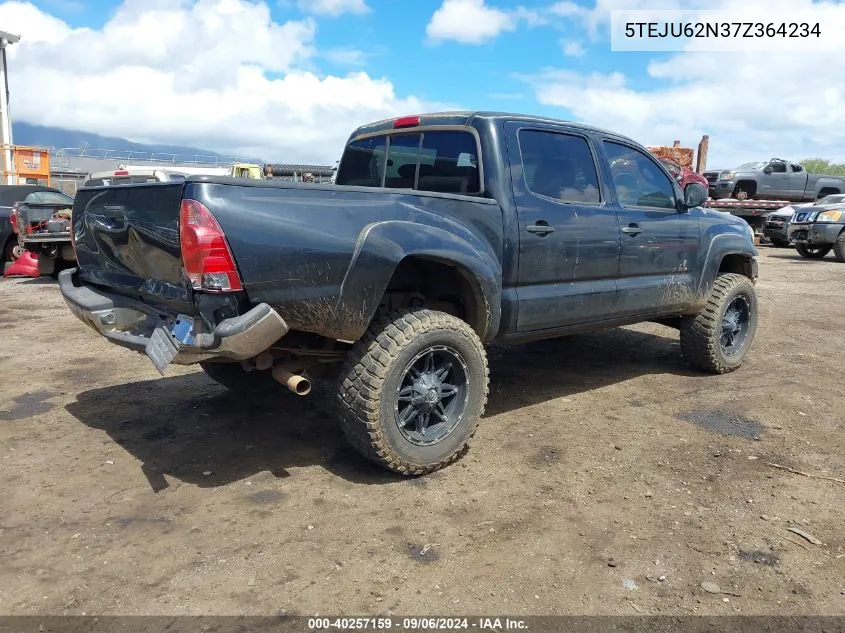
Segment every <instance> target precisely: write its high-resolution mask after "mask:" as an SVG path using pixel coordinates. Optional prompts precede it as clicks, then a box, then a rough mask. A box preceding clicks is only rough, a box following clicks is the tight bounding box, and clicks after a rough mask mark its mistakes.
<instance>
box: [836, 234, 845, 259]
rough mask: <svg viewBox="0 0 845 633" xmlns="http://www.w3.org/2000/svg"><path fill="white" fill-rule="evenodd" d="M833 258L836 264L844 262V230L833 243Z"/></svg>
mask: <svg viewBox="0 0 845 633" xmlns="http://www.w3.org/2000/svg"><path fill="white" fill-rule="evenodd" d="M833 256H834V257H835V258H836V261H838V262H845V230H843V231H842V232H841V233H840V234H839V237H837V238H836V241H835V242H834V243H833Z"/></svg>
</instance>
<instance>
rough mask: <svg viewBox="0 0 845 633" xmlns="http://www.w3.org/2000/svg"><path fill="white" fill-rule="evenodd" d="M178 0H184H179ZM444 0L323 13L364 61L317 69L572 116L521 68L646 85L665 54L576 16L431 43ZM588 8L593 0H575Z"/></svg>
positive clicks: (65, 6)
mask: <svg viewBox="0 0 845 633" xmlns="http://www.w3.org/2000/svg"><path fill="white" fill-rule="evenodd" d="M173 1H174V2H177V1H178V0H173ZM34 4H35V5H36V6H38V7H41V8H43V9H44V10H45V11H46V12H49V13H51V14H52V15H55V16H56V17H59V18H61V19H62V20H64V21H65V22H67V23H68V24H69V25H71V26H75V27H91V28H102V26H103V25H104V24H105V23H106V22H107V21H108V19H109V18H110V16H111V15H113V13H114V11H115V10H116V9H117V7H119V6H120V5H121V2H118V1H114V0H90V1H82V0H36V1H35V2H34ZM441 4H442V2H441V0H367V5H368V6H369V7H370V8H371V10H370V11H369V12H367V13H365V14H350V13H346V14H343V15H341V16H338V17H327V18H322V19H319V21H318V24H317V34H316V43H317V46H318V47H319V48H320V49H321V50H324V51H329V52H331V51H332V50H336V51H338V57H339V58H341V59H342V58H343V55H341V54H340V52H341V51H342V52H345V53H349V52H350V51H352V52H355V53H360V54H361V56H362V58H363V61H364V63H363V64H362V65H360V66H358V65H350V64H349V63H343V62H342V61H341V59H337V60H335V59H333V58H332V57H331V56H330V57H328V58H323V59H318V60H316V62H315V63H316V66H317V70H318V72H321V73H323V74H343V73H345V72H348V71H349V70H350V68H361V69H365V70H366V71H367V72H368V73H369V74H371V75H373V76H376V77H389V78H390V80H391V81H392V83H393V85H394V86H395V87H396V90H397V92H398V93H400V94H414V95H416V96H418V97H420V98H422V99H424V100H426V101H431V102H445V103H455V104H458V105H460V106H461V107H467V108H478V109H494V110H507V111H511V110H518V111H527V112H530V113H535V112H536V113H537V114H542V115H547V116H548V115H551V116H564V117H565V116H569V115H570V113H569V112H568V111H567V110H566V109H564V108H560V107H548V106H544V105H543V104H540V103H538V102H537V101H536V100H535V99H533V96H532V93H531V90H530V89H529V88H528V87H527V86H526V84H525V82H523V81H520V80H519V79H518V78H517V77H516V75H520V74H523V75H530V74H531V73H533V72H536V71H537V70H538V68H540V67H542V66H544V65H546V66H555V67H558V68H570V69H573V70H577V71H581V72H585V71H586V72H598V73H610V72H622V73H624V74H625V75H626V76H627V77H628V78H629V79H630V80H632V81H634V82H636V84H637V85H639V86H641V87H645V88H648V87H649V86H651V85H653V84H654V82H653V81H651V80H650V79H649V77H648V74H647V73H646V72H645V64H646V63H647V61H648V60H650V59H654V58H660V57H667V56H668V55H667V54H662V55H661V54H657V53H655V54H649V53H614V52H612V51H610V50H609V46H608V44H607V41H606V38H603V39H602V40H599V41H597V42H589V41H588V40H587V39H586V38H585V37H584V30H583V28H582V27H581V25H580V24H578V23H575V21H574V20H566V19H558V20H555V22H554V25H553V26H552V27H549V26H542V27H529V28H524V29H520V30H518V31H514V32H502V33H501V34H500V35H499V36H498V37H496V38H493V39H491V40H489V41H487V42H485V43H483V44H479V45H470V46H467V45H465V44H462V43H460V42H455V41H441V42H437V43H430V42H428V40H427V37H426V24H427V23H428V22H429V20H430V19H431V16H432V14H433V13H434V12H435V11H436V10H437V9H438V7H439V6H440V5H441ZM488 4H489V5H490V6H494V7H497V8H502V9H505V10H508V9H513V8H515V7H517V6H521V7H525V8H526V9H528V10H531V11H537V12H540V11H543V10H545V9H547V8H548V7H549V6H552V5H554V4H555V3H554V2H553V1H552V2H549V1H546V2H543V1H542V0H527V1H525V2H520V3H518V4H516V3H508V2H500V3H497V4H493V3H488ZM575 4H578V5H579V6H582V7H584V9H585V10H590V9H592V8H593V7H594V3H593V2H575ZM268 6H269V8H270V11H271V15H272V17H273V19H274V20H275V21H277V22H285V21H287V20H291V19H301V18H303V17H306V16H307V15H308V13H307V12H303V11H301V10H300V9H299V7H298V6H297V3H296V2H294V1H287V2H286V1H284V0H282V1H278V0H277V1H276V2H270V3H268ZM562 41H577V42H580V43H581V45H582V46H583V47H584V49H585V50H584V54H583V55H582V56H579V57H571V56H567V55H565V54H564V53H563V51H562V49H563V45H562V43H561V42H562Z"/></svg>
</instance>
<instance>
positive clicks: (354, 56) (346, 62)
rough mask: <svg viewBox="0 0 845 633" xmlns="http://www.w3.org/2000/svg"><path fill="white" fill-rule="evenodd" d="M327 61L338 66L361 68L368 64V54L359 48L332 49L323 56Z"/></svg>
mask: <svg viewBox="0 0 845 633" xmlns="http://www.w3.org/2000/svg"><path fill="white" fill-rule="evenodd" d="M322 56H323V57H325V58H326V59H327V60H329V61H330V62H332V63H333V64H337V65H338V66H349V67H354V68H359V67H361V66H363V65H364V64H366V63H367V57H368V55H367V53H365V52H364V51H362V50H358V49H357V48H330V49H329V50H327V51H326V52H324V53H323V54H322Z"/></svg>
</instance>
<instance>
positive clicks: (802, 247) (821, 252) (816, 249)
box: [795, 244, 830, 259]
mask: <svg viewBox="0 0 845 633" xmlns="http://www.w3.org/2000/svg"><path fill="white" fill-rule="evenodd" d="M795 250H796V251H798V254H799V255H800V256H801V257H804V258H805V259H821V258H823V257H824V256H825V255H827V254H828V253H829V252H830V246H807V245H806V244H796V245H795Z"/></svg>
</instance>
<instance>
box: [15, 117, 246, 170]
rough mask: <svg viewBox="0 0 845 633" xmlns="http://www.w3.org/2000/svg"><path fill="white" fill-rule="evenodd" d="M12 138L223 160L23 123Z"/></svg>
mask: <svg viewBox="0 0 845 633" xmlns="http://www.w3.org/2000/svg"><path fill="white" fill-rule="evenodd" d="M12 138H13V140H14V142H15V145H33V146H36V147H50V148H54V149H58V148H60V147H84V148H88V149H111V150H117V151H121V152H149V153H155V154H182V155H189V156H195V155H200V156H209V157H210V156H214V157H217V158H224V156H223V155H222V154H219V153H217V152H212V151H211V150H207V149H199V148H197V147H184V146H181V145H155V144H149V145H145V144H143V143H134V142H132V141H127V140H126V139H125V138H116V137H112V136H101V135H99V134H92V133H90V132H82V131H80V130H68V129H66V128H61V127H51V126H46V125H33V124H31V123H25V122H23V121H16V122H14V123H12ZM245 160H247V161H249V162H253V163H260V162H262V161H260V160H254V159H245Z"/></svg>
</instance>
